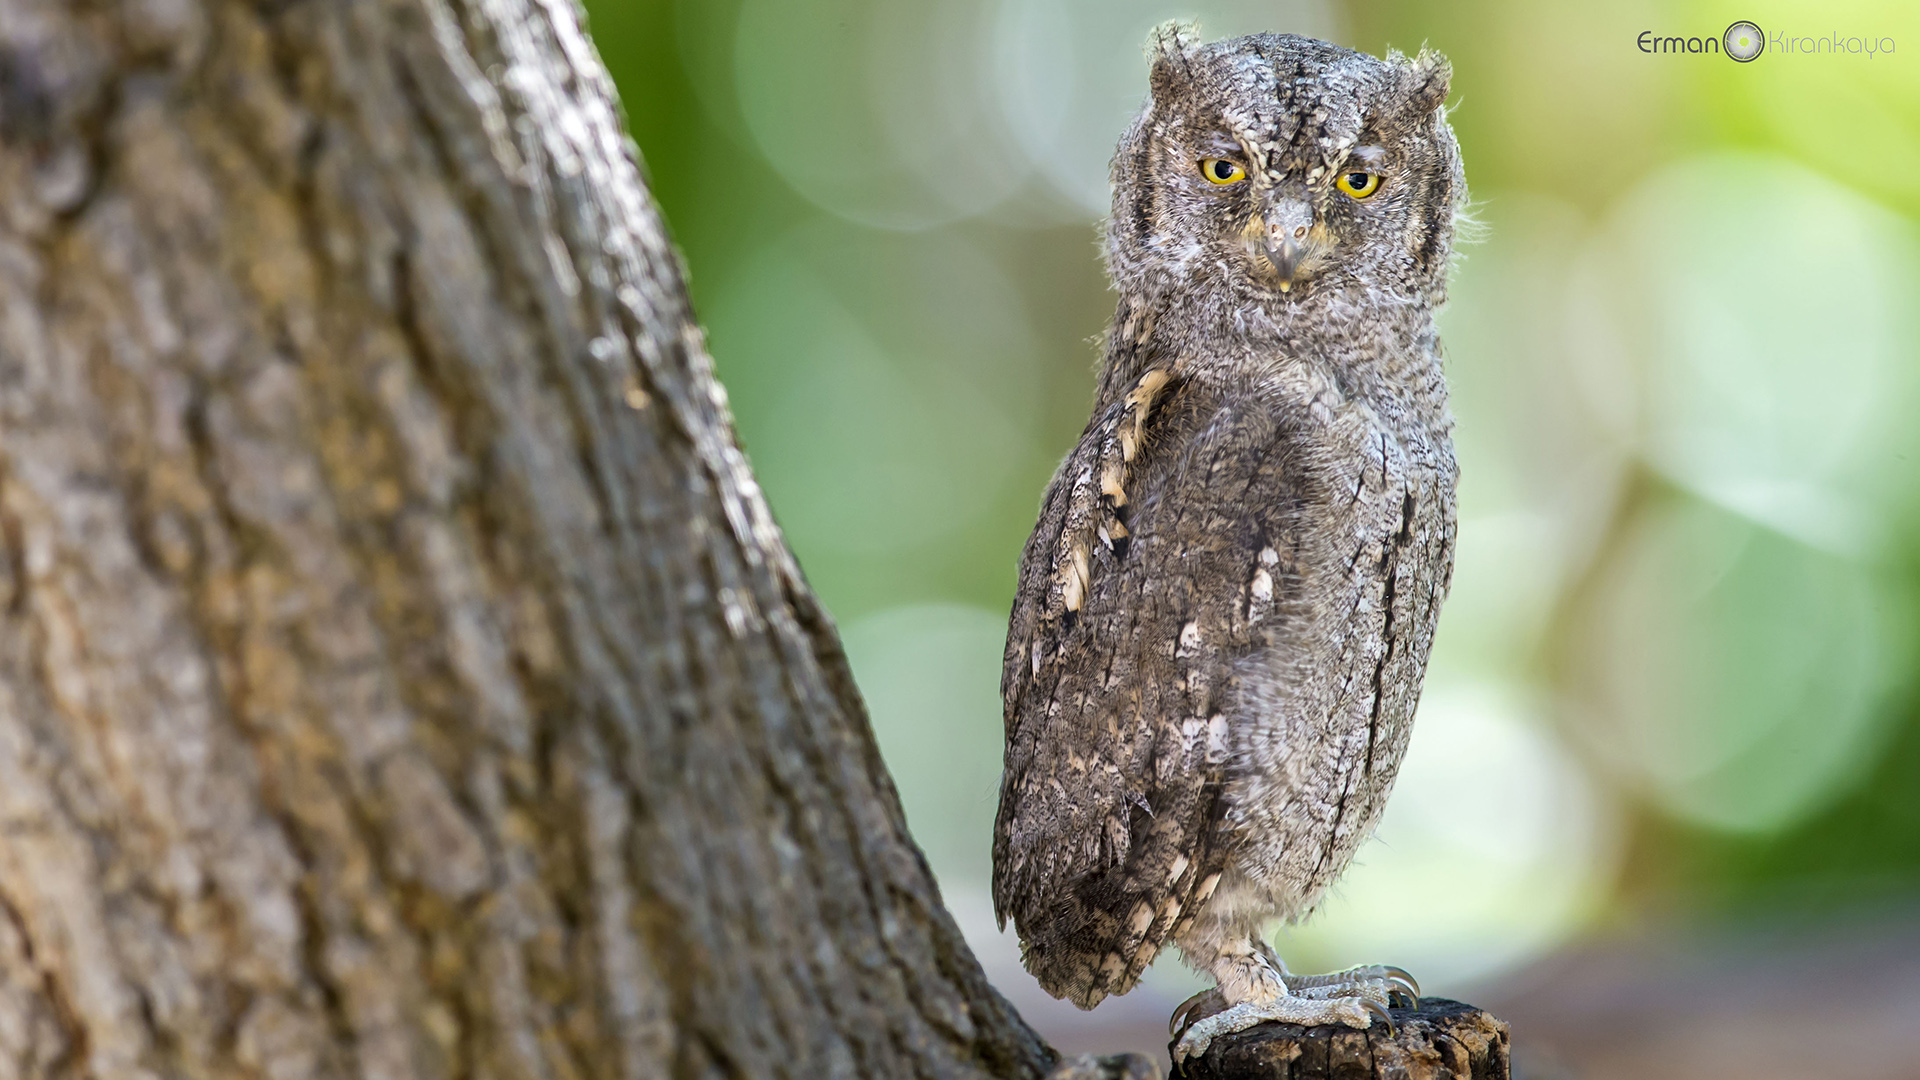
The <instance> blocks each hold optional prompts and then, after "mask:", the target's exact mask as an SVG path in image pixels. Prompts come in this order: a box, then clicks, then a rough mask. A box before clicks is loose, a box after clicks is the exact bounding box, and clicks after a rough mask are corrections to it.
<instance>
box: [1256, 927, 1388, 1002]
mask: <svg viewBox="0 0 1920 1080" xmlns="http://www.w3.org/2000/svg"><path fill="white" fill-rule="evenodd" d="M1252 944H1253V948H1254V951H1255V952H1258V953H1259V954H1260V956H1261V958H1262V959H1264V960H1266V962H1267V966H1268V967H1270V968H1272V969H1273V970H1275V971H1277V972H1279V973H1280V976H1281V977H1282V978H1283V979H1285V980H1286V984H1287V989H1288V990H1290V991H1292V992H1293V993H1295V994H1298V995H1300V996H1301V997H1311V998H1335V997H1371V998H1376V999H1377V998H1378V997H1379V992H1384V993H1385V994H1386V995H1387V997H1386V1001H1387V1003H1388V1004H1389V1005H1404V1006H1406V1007H1408V1008H1415V1007H1418V1006H1419V1004H1420V984H1419V982H1417V981H1415V979H1414V977H1413V975H1412V974H1411V973H1410V972H1408V971H1407V969H1406V968H1401V967H1394V966H1393V965H1392V964H1363V965H1361V966H1360V967H1356V968H1348V969H1347V970H1345V971H1335V972H1332V973H1330V974H1326V975H1295V974H1294V973H1293V972H1291V971H1288V970H1287V965H1286V962H1285V961H1283V960H1281V959H1280V954H1279V953H1277V952H1274V951H1273V945H1272V944H1271V943H1270V942H1266V941H1262V940H1260V939H1258V938H1255V939H1254V940H1253V943H1252ZM1308 991H1312V992H1311V993H1309V992H1308Z"/></svg>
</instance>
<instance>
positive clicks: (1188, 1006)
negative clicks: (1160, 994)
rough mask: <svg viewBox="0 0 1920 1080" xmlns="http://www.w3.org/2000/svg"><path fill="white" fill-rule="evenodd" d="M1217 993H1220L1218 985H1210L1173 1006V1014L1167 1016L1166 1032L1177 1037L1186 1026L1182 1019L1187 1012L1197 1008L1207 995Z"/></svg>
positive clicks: (1184, 1018) (1185, 1016)
mask: <svg viewBox="0 0 1920 1080" xmlns="http://www.w3.org/2000/svg"><path fill="white" fill-rule="evenodd" d="M1219 993H1220V988H1219V987H1217V986H1215V987H1210V988H1208V989H1206V990H1202V991H1200V992H1199V993H1197V994H1195V995H1193V996H1192V997H1190V998H1188V999H1187V1000H1185V1001H1183V1002H1181V1003H1180V1004H1179V1005H1177V1006H1175V1007H1174V1010H1173V1015H1172V1016H1169V1017H1167V1034H1168V1035H1169V1036H1171V1037H1175V1038H1177V1037H1178V1036H1179V1035H1180V1032H1181V1031H1183V1030H1184V1029H1185V1028H1186V1024H1185V1023H1184V1022H1183V1021H1185V1020H1186V1018H1187V1016H1188V1014H1189V1013H1192V1012H1194V1011H1195V1010H1196V1009H1198V1008H1199V1007H1200V1004H1201V1002H1203V1001H1205V1000H1206V999H1207V997H1208V996H1209V995H1217V994H1219ZM1214 1011H1215V1012H1218V1011H1219V1010H1217V1009H1216V1010H1214ZM1196 1019H1197V1017H1196Z"/></svg>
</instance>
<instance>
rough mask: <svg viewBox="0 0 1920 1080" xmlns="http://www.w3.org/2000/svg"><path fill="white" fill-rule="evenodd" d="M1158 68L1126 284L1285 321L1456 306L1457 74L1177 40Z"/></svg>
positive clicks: (1245, 43)
mask: <svg viewBox="0 0 1920 1080" xmlns="http://www.w3.org/2000/svg"><path fill="white" fill-rule="evenodd" d="M1151 54H1152V62H1153V70H1152V76H1151V79H1150V83H1151V89H1152V96H1151V97H1150V98H1149V99H1148V101H1147V103H1146V106H1145V107H1144V108H1143V109H1142V110H1141V113H1140V115H1139V117H1138V118H1137V119H1136V120H1135V121H1134V123H1133V125H1132V127H1131V128H1130V129H1129V130H1128V131H1127V133H1126V135H1125V136H1124V137H1122V139H1121V140H1120V146H1119V148H1118V150H1117V151H1116V152H1115V154H1114V159H1113V168H1112V178H1113V217H1112V220H1111V221H1109V222H1108V224H1107V241H1106V246H1107V263H1108V270H1109V272H1110V273H1112V275H1113V278H1114V281H1115V284H1116V285H1118V286H1119V287H1120V288H1121V289H1123V290H1126V291H1133V292H1138V293H1143V294H1147V295H1154V294H1159V295H1166V294H1168V293H1170V292H1175V291H1177V292H1180V293H1184V294H1186V295H1188V296H1193V295H1195V294H1198V295H1200V296H1210V297H1212V298H1215V299H1217V300H1219V301H1222V302H1224V303H1226V304H1229V305H1231V307H1232V308H1233V309H1234V310H1244V309H1245V308H1246V306H1248V305H1257V306H1259V307H1262V308H1265V309H1267V310H1272V311H1275V312H1276V313H1278V311H1279V310H1281V309H1284V308H1286V307H1289V306H1292V305H1297V304H1303V303H1310V302H1312V301H1313V299H1314V298H1316V297H1335V296H1341V297H1345V298H1346V299H1348V300H1351V301H1361V302H1369V301H1370V302H1388V303H1392V302H1407V301H1415V302H1419V301H1425V302H1427V303H1429V304H1437V303H1438V302H1439V301H1440V300H1442V299H1443V298H1444V292H1445V288H1446V276H1447V263H1448V260H1449V258H1450V257H1451V254H1452V247H1453V229H1454V215H1455V212H1456V209H1457V208H1459V207H1461V206H1463V205H1464V203H1465V199H1466V180H1465V176H1464V174H1463V173H1462V171H1461V167H1460V151H1459V146H1458V144H1457V143H1456V142H1455V141H1454V137H1453V129H1452V128H1450V127H1448V126H1447V120H1446V110H1444V109H1443V108H1441V103H1442V102H1443V101H1445V100H1446V96H1447V83H1448V79H1449V77H1450V75H1451V69H1450V68H1449V67H1448V65H1447V62H1446V60H1445V58H1443V57H1441V56H1439V55H1438V54H1435V53H1428V52H1422V53H1421V54H1420V56H1418V57H1417V58H1414V59H1408V58H1407V57H1404V56H1401V55H1399V54H1397V53H1393V54H1389V56H1388V58H1387V59H1386V60H1379V59H1376V58H1374V57H1371V56H1368V55H1366V54H1364V53H1357V52H1354V51H1353V50H1351V49H1343V48H1341V47H1339V46H1337V45H1330V44H1328V43H1326V42H1324V41H1316V40H1314V39H1312V38H1305V37H1299V36H1297V35H1294V34H1254V35H1251V36H1249V37H1243V38H1234V39H1232V40H1229V41H1220V42H1215V43H1213V44H1200V43H1199V41H1198V40H1197V38H1196V36H1195V34H1194V33H1193V31H1192V29H1191V28H1190V27H1184V26H1180V25H1178V24H1168V25H1166V26H1163V27H1161V28H1160V29H1159V30H1157V31H1155V33H1154V37H1153V41H1152V44H1151Z"/></svg>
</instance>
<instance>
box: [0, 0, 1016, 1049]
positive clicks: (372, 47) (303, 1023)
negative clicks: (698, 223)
mask: <svg viewBox="0 0 1920 1080" xmlns="http://www.w3.org/2000/svg"><path fill="white" fill-rule="evenodd" d="M0 144H3V147H0V215H4V218H3V219H0V1077H41V1076H97V1077H146V1076H151V1077H186V1076H193V1077H216V1076H217V1077H241V1076H246V1077H255V1076H262V1077H271V1078H274V1080H281V1078H286V1080H292V1078H295V1077H307V1076H312V1077H348V1076H365V1077H381V1078H389V1080H403V1078H412V1077H421V1078H438V1077H466V1076H472V1077H495V1078H508V1077H529V1078H532V1077H540V1078H554V1080H570V1078H574V1077H614V1076H622V1077H636V1078H639V1077H646V1078H652V1077H669V1076H672V1077H689V1078H690V1077H709V1076H716V1077H718V1076H754V1077H786V1076H791V1077H807V1078H815V1077H910V1076H929V1077H932V1076H938V1077H963V1076H966V1077H973V1076H979V1077H986V1076H993V1077H1014V1076H1023V1077H1030V1076H1036V1075H1038V1074H1039V1073H1041V1072H1043V1071H1044V1070H1045V1069H1046V1067H1047V1066H1048V1065H1049V1064H1050V1063H1051V1059H1052V1053H1051V1052H1050V1051H1049V1050H1048V1049H1047V1048H1046V1047H1045V1046H1044V1044H1042V1043H1041V1042H1040V1041H1039V1040H1038V1039H1037V1038H1036V1037H1035V1036H1034V1035H1033V1034H1032V1033H1031V1032H1030V1031H1029V1030H1028V1029H1027V1028H1026V1027H1025V1026H1024V1025H1023V1024H1022V1023H1021V1021H1020V1020H1019V1018H1018V1017H1017V1016H1016V1015H1015V1014H1014V1013H1013V1012H1012V1010H1011V1009H1010V1008H1009V1007H1008V1006H1007V1005H1006V1003H1005V1002H1004V1001H1002V1000H1001V999H1000V997H999V996H998V995H997V994H995V993H994V991H993V990H992V989H991V988H990V987H989V986H988V985H987V983H986V981H985V979H984V978H983V976H982V975H981V972H980V969H979V967H978V965H977V964H976V963H975V961H974V960H973V958H972V956H971V955H970V954H969V953H968V951H967V949H966V947H965V945H964V944H963V942H962V940H961V937H960V934H959V933H958V931H957V930H956V928H955V926H954V923H953V921H952V919H951V918H949V916H948V915H947V913H946V912H945V910H944V909H943V908H942V907H941V905H940V901H939V897H938V894H937V892H936V890H935V887H934V883H933V881H932V878H931V876H930V875H929V874H928V871H927V867H926V864H925V862H924V861H923V860H922V859H921V857H920V855H919V853H918V852H917V850H916V849H915V848H914V846H913V844H912V842H911V840H910V839H909V838H908V836H907V832H906V828H905V825H904V822H903V819H902V817H901V813H900V808H899V804H898V800H897V798H896V797H895V794H894V791H893V789H892V787H891V784H890V782H889V780H888V779H887V775H886V772H885V770H884V768H883V767H882V765H881V762H880V758H879V756H878V753H877V752H876V750H875V747H874V742H873V739H872V737H871V735H870V733H869V730H868V727H867V722H866V719H865V715H864V713H863V711H862V708H861V705H860V702H859V699H858V697H857V696H856V693H855V691H854V688H853V684H852V681H851V679H850V677H849V675H848V671H847V666H846V662H845V660H844V658H843V657H842V655H841V652H840V649H839V646H838V643H837V641H836V639H835V635H834V631H833V628H832V625H831V623H830V622H829V620H828V619H827V617H826V615H825V614H824V613H823V612H822V611H821V610H820V608H819V606H818V604H817V603H816V601H815V600H814V598H813V596H812V594H811V593H810V592H809V590H808V588H807V586H806V583H805V582H804V581H803V580H802V579H801V577H800V574H799V572H798V570H797V569H796V568H795V566H794V563H793V560H792V557H791V556H790V555H789V553H788V552H787V550H786V547H785V545H784V542H783V540H782V539H781V536H780V534H779V532H778V530H777V529H776V528H775V527H774V525H773V523H772V520H771V518H770V517H769V515H768V513H767V509H766V507H765V505H764V503H763V502H762V500H761V497H760V493H759V490H758V488H757V487H756V486H755V484H754V481H753V478H752V476H751V474H750V473H749V472H748V469H747V466H746V463H745V461H744V459H743V458H742V456H741V454H740V452H739V450H738V448H737V446H736V444H735V440H734V435H733V431H732V428H731V423H730V420H729V418H728V415H727V410H726V399H725V395H724V393H723V392H722V391H721V389H720V388H719V386H718V385H717V384H716V383H715V382H714V381H713V377H712V371H711V364H710V360H709V358H708V356H707V353H706V351H705V347H704V345H703V343H702V339H701V335H700V332H699V330H698V328H697V327H696V325H695V324H694V321H693V317H692V314H691V312H690V311H689V310H688V304H687V299H686V292H685V289H684V287H683V284H682V279H681V274H680V269H679V266H678V263H677V260H676V258H675V256H674V253H673V251H672V248H671V247H670V245H669V243H668V241H667V238H666V235H665V232H664V230H663V227H662V225H661V221H660V217H659V213H658V211H657V209H656V208H655V206H654V205H653V203H652V201H651V200H650V198H649V196H648V193H647V190H646V187H645V184H644V181H643V179H642V177H641V174H640V169H639V166H638V162H637V160H636V154H635V151H634V148H633V146H632V144H631V143H630V142H629V141H628V139H627V138H626V137H625V135H624V134H623V132H622V129H621V124H620V119H619V116H618V112H617V107H616V104H615V100H614V95H613V90H612V86H611V83H610V82H609V80H608V79H607V77H606V74H605V72H604V71H603V70H602V68H601V65H600V62H599V60H598V58H597V57H596V56H595V54H594V52H593V49H592V47H591V45H590V44H589V43H588V41H587V39H586V38H585V36H584V35H583V33H582V31H581V28H580V25H579V16H578V13H577V11H576V10H575V9H574V7H573V6H572V5H570V4H567V3H564V2H560V0H353V2H349V0H329V2H320V0H307V2H297V0H295V2H286V0H282V2H273V0H256V2H241V0H225V2H222V0H204V2H200V0H118V2H112V3H109V2H107V0H92V2H85V3H81V2H76V0H5V2H4V3H0Z"/></svg>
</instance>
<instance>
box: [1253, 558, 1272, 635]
mask: <svg viewBox="0 0 1920 1080" xmlns="http://www.w3.org/2000/svg"><path fill="white" fill-rule="evenodd" d="M1271 607H1273V575H1272V574H1269V573H1267V571H1266V568H1265V567H1262V568H1260V569H1258V570H1255V571H1254V572H1253V581H1252V582H1250V583H1248V585H1247V621H1248V622H1250V623H1257V622H1259V621H1260V620H1261V619H1264V618H1266V616H1267V609H1269V608H1271Z"/></svg>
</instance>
